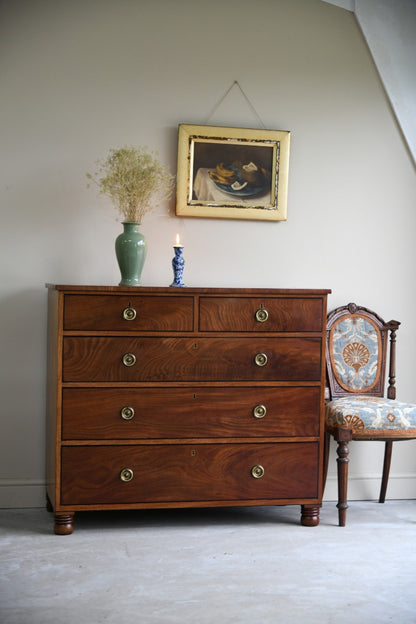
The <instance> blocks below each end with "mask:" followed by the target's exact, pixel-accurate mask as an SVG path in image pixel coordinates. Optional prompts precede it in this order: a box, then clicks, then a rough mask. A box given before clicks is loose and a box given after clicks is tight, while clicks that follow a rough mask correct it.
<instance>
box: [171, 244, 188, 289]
mask: <svg viewBox="0 0 416 624" xmlns="http://www.w3.org/2000/svg"><path fill="white" fill-rule="evenodd" d="M178 238H179V237H178ZM177 240H178V239H177ZM173 251H174V252H175V257H174V258H173V259H172V268H173V278H174V279H173V282H172V284H171V286H179V287H183V286H186V284H184V283H183V279H182V278H183V269H184V266H185V260H184V259H183V257H182V252H183V246H182V245H181V244H180V243H179V240H178V242H177V243H176V244H175V245H174V246H173Z"/></svg>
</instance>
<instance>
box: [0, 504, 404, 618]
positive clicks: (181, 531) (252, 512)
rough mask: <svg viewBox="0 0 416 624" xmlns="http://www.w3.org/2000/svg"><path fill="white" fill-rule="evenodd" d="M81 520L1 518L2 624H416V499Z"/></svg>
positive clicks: (84, 516)
mask: <svg viewBox="0 0 416 624" xmlns="http://www.w3.org/2000/svg"><path fill="white" fill-rule="evenodd" d="M299 515H300V508H299V506H294V507H290V506H289V507H258V508H233V509H205V510H196V509H190V510H163V511H162V510H160V511H144V512H143V511H142V512H139V511H133V512H128V513H126V512H96V513H79V514H77V515H76V518H75V531H74V533H73V534H72V535H70V536H64V537H58V536H55V535H53V533H52V516H51V514H49V513H48V512H47V511H45V510H42V509H30V510H27V509H26V510H0V549H1V550H0V554H1V567H0V592H1V593H0V605H1V606H0V622H1V624H87V623H88V624H99V623H101V622H104V623H109V624H113V623H114V624H133V623H134V624H170V623H175V624H176V623H181V624H188V623H192V624H231V623H233V624H234V623H235V624H245V623H250V624H251V623H257V624H272V623H273V624H288V623H296V624H303V623H308V624H317V623H319V624H329V623H334V624H335V623H336V624H344V623H345V624H346V623H348V624H384V623H387V622H388V623H394V624H415V622H416V590H415V577H416V531H415V529H416V501H409V500H408V501H387V502H386V503H385V504H384V505H379V504H378V503H376V502H351V503H350V509H349V510H348V517H347V526H346V527H345V528H340V527H338V526H337V516H336V509H335V506H334V503H324V505H323V509H322V512H321V523H320V525H319V527H315V528H307V527H302V526H300V524H299Z"/></svg>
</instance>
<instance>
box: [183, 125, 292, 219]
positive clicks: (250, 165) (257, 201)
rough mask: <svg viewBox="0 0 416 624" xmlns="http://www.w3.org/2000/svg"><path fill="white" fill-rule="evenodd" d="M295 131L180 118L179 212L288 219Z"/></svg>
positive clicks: (224, 217) (192, 214) (184, 215)
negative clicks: (185, 121)
mask: <svg viewBox="0 0 416 624" xmlns="http://www.w3.org/2000/svg"><path fill="white" fill-rule="evenodd" d="M289 150H290V132H287V131H281V130H254V129H250V128H226V127H221V126H194V125H188V124H180V125H179V131H178V170H177V186H176V214H177V215H178V216H181V217H211V218H219V219H256V220H266V221H285V220H286V214H287V191H288V175H289Z"/></svg>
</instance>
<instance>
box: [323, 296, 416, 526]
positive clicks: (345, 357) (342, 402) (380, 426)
mask: <svg viewBox="0 0 416 624" xmlns="http://www.w3.org/2000/svg"><path fill="white" fill-rule="evenodd" d="M399 325H400V323H399V322H398V321H390V322H389V323H385V322H384V321H383V319H382V318H380V317H379V316H378V315H377V314H376V313H375V312H372V311H371V310H368V309H367V308H362V307H359V306H357V305H356V304H355V303H350V304H348V305H347V306H343V307H340V308H337V309H336V310H333V311H332V312H330V314H328V322H327V353H326V360H327V375H328V383H329V391H330V400H329V401H328V402H327V404H326V409H325V451H324V480H326V475H327V471H328V458H329V445H330V436H331V435H332V436H333V437H334V439H335V440H336V441H337V443H338V447H337V454H338V458H337V464H338V505H337V507H338V518H339V526H345V521H346V513H347V509H348V505H347V482H348V462H349V460H348V453H349V446H348V445H349V442H350V440H382V441H384V442H385V443H386V444H385V452H384V465H383V476H382V481H381V490H380V497H379V502H380V503H384V501H385V497H386V490H387V482H388V478H389V471H390V462H391V453H392V447H393V442H394V441H396V440H410V439H413V438H416V405H415V404H412V403H402V402H399V401H396V400H395V399H396V388H395V381H396V377H395V376H396V371H395V367H396V332H397V330H398V329H399ZM389 335H390V340H389ZM388 343H389V349H387V346H388ZM388 350H389V352H390V355H389V373H388V387H387V398H383V397H384V388H385V373H386V361H387V351H388Z"/></svg>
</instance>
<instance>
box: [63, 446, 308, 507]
mask: <svg viewBox="0 0 416 624" xmlns="http://www.w3.org/2000/svg"><path fill="white" fill-rule="evenodd" d="M318 472H319V471H318V443H315V442H304V443H279V444H255V443H253V444H195V445H193V444H189V445H186V444H169V445H156V446H104V447H92V446H91V447H85V446H82V447H63V448H62V482H61V503H62V504H63V505H83V504H87V505H96V504H123V503H124V504H128V503H130V504H132V503H141V504H142V503H163V502H181V501H182V502H185V501H195V502H197V501H233V500H239V501H241V500H251V501H253V500H267V499H279V498H280V499H296V498H300V497H301V498H302V499H306V498H309V497H310V498H314V497H316V496H317V493H318V482H317V478H318Z"/></svg>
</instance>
